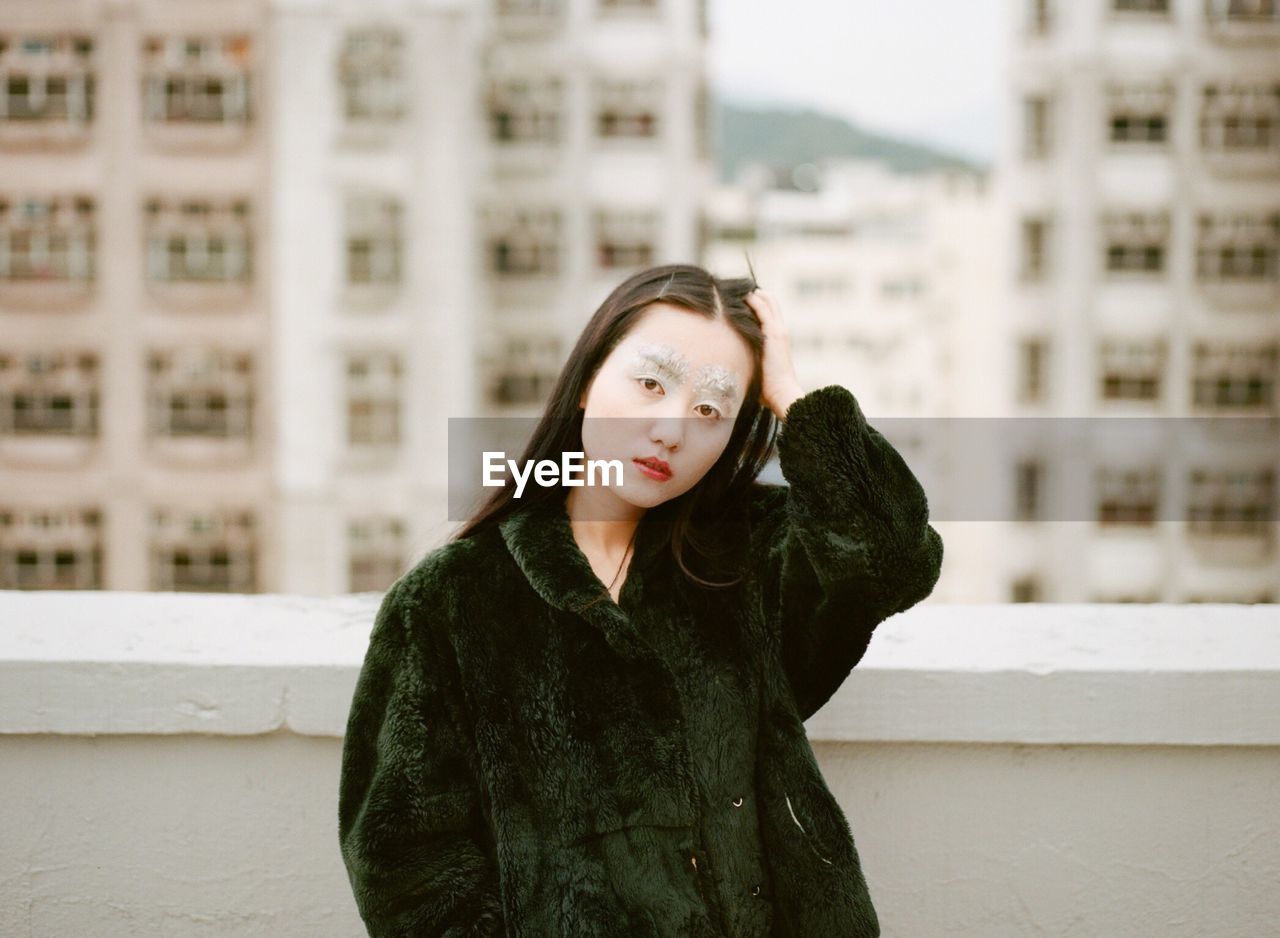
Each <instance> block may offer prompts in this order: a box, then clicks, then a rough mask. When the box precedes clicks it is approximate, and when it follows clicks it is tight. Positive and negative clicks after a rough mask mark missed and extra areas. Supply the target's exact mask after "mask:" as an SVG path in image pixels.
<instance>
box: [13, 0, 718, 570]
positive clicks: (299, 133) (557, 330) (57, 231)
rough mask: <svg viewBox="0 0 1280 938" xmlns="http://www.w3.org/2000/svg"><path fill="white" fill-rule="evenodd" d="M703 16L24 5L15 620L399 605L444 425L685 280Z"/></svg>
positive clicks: (419, 545) (440, 495) (648, 0)
mask: <svg viewBox="0 0 1280 938" xmlns="http://www.w3.org/2000/svg"><path fill="white" fill-rule="evenodd" d="M706 38H707V28H706V10H705V5H704V4H703V3H701V2H698V0H483V2H465V0H435V2H430V3H421V2H411V0H392V2H388V3H382V4H377V5H370V4H366V3H357V2H354V0H340V2H321V0H225V2H213V0H196V2H190V3H182V4H175V3H163V2H159V0H86V2H71V0H51V2H40V3H36V2H31V0H17V2H14V3H10V4H6V6H5V11H4V13H3V15H0V90H2V91H3V94H0V476H2V478H3V485H0V588H9V587H20V588H98V589H143V590H145V589H195V590H210V591H245V592H253V591H260V590H269V591H288V592H315V593H334V592H344V591H348V590H352V591H360V590H379V589H383V588H385V587H386V586H387V585H388V584H389V583H390V582H391V581H392V580H394V579H395V577H396V576H398V575H399V574H400V573H401V572H403V571H404V570H405V569H407V568H408V567H409V566H410V565H412V563H413V562H415V561H416V560H417V559H418V558H419V557H420V556H421V555H422V554H424V553H425V552H427V551H428V550H429V549H431V548H432V547H433V546H435V545H436V544H437V543H439V542H440V541H442V540H443V538H444V537H445V536H446V535H447V533H448V532H449V531H450V530H452V529H453V528H454V527H455V526H456V523H457V521H458V520H459V519H456V518H449V517H447V509H446V505H447V491H446V486H447V482H448V473H447V467H448V462H447V459H446V451H447V444H448V432H447V431H448V418H450V417H475V416H532V415H534V414H536V413H537V412H538V411H539V409H540V405H541V404H542V403H543V402H544V400H545V396H546V394H547V393H548V391H549V390H550V386H551V382H552V381H554V379H555V377H556V375H557V374H558V372H559V369H560V366H561V365H562V363H563V359H564V357H565V355H566V354H567V352H568V349H569V343H570V342H571V341H572V339H573V337H574V336H575V335H576V334H577V332H578V331H580V329H581V328H582V326H583V325H584V323H585V321H586V319H587V318H588V316H589V315H590V313H591V312H592V311H593V310H594V308H595V307H596V306H597V305H598V304H599V302H600V301H601V300H602V299H603V298H604V296H605V295H607V293H608V292H609V290H611V289H612V287H613V286H614V285H616V283H617V282H619V281H621V280H622V279H624V278H625V277H626V276H627V275H628V274H629V273H630V272H632V271H633V270H635V269H638V268H640V267H643V266H647V265H649V264H653V263H661V262H664V261H669V260H676V259H684V258H688V257H691V256H697V254H698V250H699V241H698V239H699V225H698V213H699V206H700V202H701V193H702V191H703V189H704V188H705V186H706V185H707V183H708V180H709V179H710V175H711V171H710V155H711V154H710V139H711V136H710V128H709V121H710V119H711V115H710V108H709V95H708V89H707V82H706V78H705V69H704V57H705V43H706Z"/></svg>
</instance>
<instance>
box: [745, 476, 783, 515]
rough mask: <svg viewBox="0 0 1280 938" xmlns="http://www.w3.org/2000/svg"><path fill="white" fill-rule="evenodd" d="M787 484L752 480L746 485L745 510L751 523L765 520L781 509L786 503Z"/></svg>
mask: <svg viewBox="0 0 1280 938" xmlns="http://www.w3.org/2000/svg"><path fill="white" fill-rule="evenodd" d="M790 490H791V486H789V485H779V484H777V483H773V482H761V481H760V480H759V479H755V480H753V481H752V483H751V485H750V486H748V487H747V498H746V512H747V518H748V519H749V520H750V522H751V523H752V525H756V524H759V523H761V522H763V521H766V520H767V519H768V518H769V517H770V516H772V515H775V514H777V513H778V512H780V511H782V510H783V509H784V507H785V505H786V503H787V493H788V492H789V491H790Z"/></svg>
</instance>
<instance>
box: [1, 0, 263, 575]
mask: <svg viewBox="0 0 1280 938" xmlns="http://www.w3.org/2000/svg"><path fill="white" fill-rule="evenodd" d="M267 22H268V17H267V10H266V8H265V7H264V6H263V5H262V4H260V3H255V2H246V0H231V2H227V3H219V4H173V3H146V4H143V3H138V4H128V3H107V2H96V3H57V2H53V3H44V2H41V3H25V2H14V3H6V4H5V5H4V10H3V13H2V14H0V462H2V467H0V472H2V473H3V479H4V484H3V485H2V486H0V587H3V588H18V587H26V588H31V587H36V588H39V587H43V588H60V589H72V588H91V589H92V588H111V587H115V588H125V589H183V590H201V589H226V590H233V591H244V592H253V591H256V590H259V589H262V588H263V587H264V586H266V585H267V584H268V583H269V582H270V581H269V579H266V578H264V573H265V572H266V571H267V570H269V569H270V567H271V561H272V558H273V557H274V555H275V553H276V551H277V549H278V545H277V544H276V543H275V542H274V539H273V537H272V534H271V525H270V524H264V523H263V522H264V520H265V519H267V518H269V515H270V511H271V505H272V497H273V484H272V481H273V480H272V451H273V447H272V418H273V411H272V408H273V400H272V396H271V391H270V387H271V385H270V377H271V374H270V373H271V357H270V356H271V348H272V339H273V330H272V324H271V316H270V309H271V306H270V283H271V278H270V269H271V263H270V255H269V250H268V243H267V242H268V236H267V235H268V231H269V229H268V227H267V225H266V221H267V216H268V214H269V211H268V204H267V200H268V192H269V189H268V185H269V174H268V156H269V136H268V134H267V132H266V124H265V121H264V116H265V115H266V114H269V113H270V106H269V102H268V101H267V97H266V94H265V87H264V85H263V83H262V80H261V79H262V74H263V69H264V65H265V58H266V56H265V54H264V53H265V51H266V50H265V37H266V29H267Z"/></svg>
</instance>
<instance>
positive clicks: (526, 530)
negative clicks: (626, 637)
mask: <svg viewBox="0 0 1280 938" xmlns="http://www.w3.org/2000/svg"><path fill="white" fill-rule="evenodd" d="M667 505H669V503H664V504H663V505H659V506H657V507H656V508H651V509H649V510H648V511H646V512H645V514H644V516H643V517H642V518H641V519H640V523H639V525H638V526H637V528H636V539H635V545H634V548H633V552H632V557H631V564H630V566H629V567H628V568H627V573H626V578H625V580H624V581H623V588H622V592H621V594H620V595H619V602H618V603H615V602H614V601H613V598H612V597H611V596H610V595H609V592H608V589H607V588H606V586H605V584H604V583H603V582H602V581H601V579H600V578H599V577H598V576H596V573H595V571H594V570H592V569H591V563H590V561H588V560H587V556H586V554H584V553H583V552H582V549H581V548H580V547H579V546H578V542H577V541H576V540H575V539H574V536H573V528H572V527H571V526H570V524H569V515H568V511H567V508H566V505H565V499H564V497H563V496H562V495H559V494H556V495H554V496H552V497H550V498H544V499H541V500H539V501H536V502H530V503H529V504H527V505H522V506H520V507H519V508H517V509H516V510H515V511H513V512H512V513H511V514H509V515H507V516H506V517H505V518H503V519H502V520H501V521H500V522H498V528H499V530H500V531H501V532H502V539H503V541H504V542H505V543H506V545H507V549H508V550H509V551H510V552H511V556H512V557H514V558H515V561H516V563H517V564H518V565H519V567H520V569H521V570H522V571H523V572H524V575H525V577H526V578H527V579H528V580H529V584H530V585H531V586H532V587H533V589H534V590H535V591H536V592H537V593H538V595H539V596H541V597H542V598H543V599H545V600H546V601H547V602H548V603H550V604H551V605H552V606H554V607H556V608H557V609H563V610H567V611H571V612H584V610H588V609H589V610H590V615H589V617H594V616H595V615H603V616H608V617H612V618H615V619H616V618H618V617H623V618H625V614H624V609H625V608H626V607H627V606H628V605H629V602H628V600H629V598H630V597H632V596H634V594H635V593H636V591H637V590H638V589H639V585H640V582H641V580H642V578H643V576H644V573H645V571H646V570H648V568H649V567H651V566H652V565H653V563H654V561H655V560H657V559H658V557H659V556H660V555H661V554H662V553H664V552H669V543H670V520H669V515H670V512H668V511H667V510H665V509H666V507H667Z"/></svg>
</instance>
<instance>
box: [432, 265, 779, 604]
mask: <svg viewBox="0 0 1280 938" xmlns="http://www.w3.org/2000/svg"><path fill="white" fill-rule="evenodd" d="M747 263H748V268H749V269H750V259H748V261H747ZM756 285H757V284H756V278H755V272H754V270H751V275H750V276H748V277H740V278H732V279H720V278H718V277H715V276H713V275H712V274H710V273H708V272H707V271H706V270H704V269H703V268H701V267H698V266H695V265H693V264H663V265H660V266H657V267H650V268H648V269H647V270H642V271H639V272H638V273H635V274H633V275H631V276H630V277H628V278H627V279H626V280H624V281H623V282H622V283H620V284H619V285H618V286H617V287H616V288H615V289H614V290H613V292H612V293H610V294H609V296H608V297H606V298H605V300H604V302H603V303H601V304H600V307H599V309H597V310H596V311H595V313H594V314H593V315H592V317H591V320H590V321H589V322H588V323H587V325H586V327H585V328H584V329H583V330H582V334H581V335H580V336H579V337H578V341H577V344H576V345H575V346H574V348H573V351H572V352H571V353H570V354H569V359H568V361H567V362H565V365H564V368H563V369H562V370H561V372H560V376H559V377H558V378H557V379H556V383H555V387H554V388H553V389H552V391H551V394H550V397H549V399H548V402H547V406H546V410H545V411H544V412H543V414H542V418H541V419H540V420H539V421H538V425H537V427H536V428H535V430H534V432H533V435H532V437H530V440H529V443H528V445H527V446H526V447H525V450H524V453H523V454H522V455H521V457H520V459H519V464H521V465H525V464H527V463H528V462H529V461H530V460H535V461H536V460H541V459H550V460H553V461H556V462H558V461H559V460H560V458H561V456H562V454H563V453H566V452H581V451H582V448H583V447H582V420H583V415H584V412H583V410H581V409H580V407H579V401H580V400H581V397H582V394H583V392H584V391H585V390H586V388H587V387H588V386H589V385H590V383H591V380H592V378H594V377H595V374H596V371H597V370H598V369H599V368H600V365H601V364H602V363H603V362H604V360H605V359H606V358H607V357H608V356H609V353H610V352H612V351H613V349H614V347H615V346H616V345H617V344H618V343H619V342H621V341H622V339H623V338H625V337H626V335H627V333H628V332H629V331H630V330H631V328H632V326H633V325H634V323H635V322H636V320H637V319H638V318H639V317H640V315H641V314H642V313H643V312H644V311H645V309H646V308H647V307H648V306H649V304H651V303H654V302H657V301H662V302H664V303H670V304H672V305H674V306H679V307H683V308H684V309H687V310H688V311H689V312H690V314H693V315H701V316H704V317H706V318H707V319H721V320H723V321H724V322H726V323H728V325H729V326H731V327H732V328H733V330H734V331H735V332H737V333H738V335H740V336H741V337H742V338H743V339H744V340H745V341H746V343H747V345H748V346H749V347H750V350H751V360H752V368H751V382H750V384H749V385H748V387H747V394H746V398H745V399H744V400H743V404H742V409H741V410H740V411H739V413H738V416H737V417H736V418H735V421H734V426H733V432H732V434H731V435H730V437H729V442H728V443H727V444H726V445H725V448H724V452H723V453H721V454H720V458H719V459H718V460H717V461H716V463H715V464H714V465H713V466H712V467H711V468H710V469H709V470H707V473H706V475H704V476H703V477H702V479H700V480H699V481H698V483H697V484H696V485H694V486H693V487H692V488H690V489H689V491H687V492H684V493H683V494H681V495H678V496H676V497H675V498H674V499H671V500H670V501H669V502H664V503H663V504H661V505H658V506H656V507H655V508H652V509H650V511H658V510H662V511H663V517H664V520H667V521H669V522H670V526H669V528H665V526H664V529H665V530H667V531H668V532H669V534H670V550H671V552H672V554H673V556H674V557H675V560H676V563H677V565H678V566H679V568H680V570H681V571H683V572H684V574H685V575H686V576H687V577H689V578H690V579H691V580H693V581H694V582H696V583H699V584H701V585H703V586H729V585H731V584H732V583H734V582H737V580H738V579H740V576H739V577H735V578H734V579H733V580H731V581H729V582H721V583H713V582H711V581H709V580H706V579H703V578H702V577H700V576H698V575H697V574H695V573H694V572H693V571H692V570H691V569H690V566H689V565H688V564H687V563H686V562H685V560H686V547H688V548H692V550H693V552H694V554H695V555H698V556H700V557H702V558H704V559H710V558H712V557H714V556H715V555H716V553H717V551H716V550H715V543H716V540H717V539H716V538H715V537H714V536H712V534H711V531H712V529H713V528H715V527H717V525H718V523H719V522H720V521H722V520H724V518H725V517H726V511H727V509H728V508H730V507H731V506H733V505H735V504H740V503H741V502H742V500H744V499H745V497H746V495H747V491H748V489H749V487H750V486H751V485H752V483H753V482H754V481H755V479H756V477H757V476H758V475H759V474H760V471H761V470H762V469H763V468H764V467H765V464H766V463H767V462H768V461H769V457H770V456H771V454H772V452H773V446H774V439H775V437H776V436H777V432H778V421H777V418H776V417H775V416H774V414H773V411H772V410H770V409H769V408H768V407H767V406H765V405H764V403H763V402H762V401H761V400H760V390H761V377H760V376H761V368H760V363H761V359H762V357H763V353H764V333H763V332H762V330H761V328H760V322H759V320H758V319H757V318H756V314H755V312H754V311H752V309H751V307H749V306H748V305H747V304H746V296H747V294H749V293H750V292H751V291H752V290H754V289H755V288H756ZM514 491H515V483H514V480H512V479H511V478H510V477H508V479H507V484H505V485H504V486H502V487H501V488H499V489H498V490H497V491H495V492H494V493H493V495H492V496H491V497H490V498H489V499H488V500H487V501H486V502H485V503H484V504H483V505H481V506H480V508H478V509H477V510H476V512H475V513H474V514H473V515H472V516H471V517H470V518H469V519H468V520H467V522H466V523H465V524H464V525H463V526H462V528H460V529H459V530H458V531H457V532H456V533H455V534H454V535H453V538H452V539H453V540H462V539H463V538H466V537H471V536H472V535H474V534H476V533H477V532H478V531H479V530H480V529H481V528H482V527H483V526H484V525H486V524H488V523H494V524H496V523H497V522H498V521H500V520H501V519H502V518H504V517H505V516H507V515H508V514H511V513H512V512H513V511H518V510H519V509H520V508H521V507H524V506H526V505H529V504H533V503H538V502H541V501H543V500H546V499H552V498H555V499H560V498H563V497H564V496H563V493H560V492H558V491H557V490H556V489H554V488H551V487H545V486H535V487H534V491H532V493H531V492H528V491H527V492H525V493H524V495H523V496H522V497H521V499H520V502H519V503H516V502H514V500H513V497H512V496H513V493H514ZM722 546H723V545H722ZM736 546H739V547H740V546H741V544H740V543H739V544H738V545H736ZM719 553H724V551H723V550H721V551H719Z"/></svg>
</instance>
